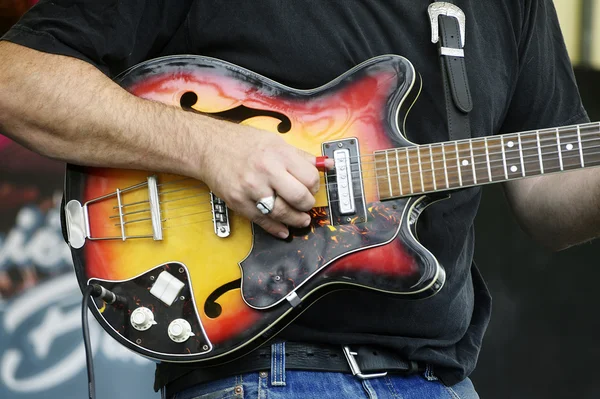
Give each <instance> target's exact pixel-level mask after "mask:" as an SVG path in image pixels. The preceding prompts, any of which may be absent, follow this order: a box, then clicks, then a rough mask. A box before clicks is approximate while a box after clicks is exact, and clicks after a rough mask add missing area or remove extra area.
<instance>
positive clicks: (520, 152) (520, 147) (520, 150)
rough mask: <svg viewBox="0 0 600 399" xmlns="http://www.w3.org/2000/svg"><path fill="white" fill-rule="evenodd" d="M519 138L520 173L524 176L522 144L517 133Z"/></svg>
mask: <svg viewBox="0 0 600 399" xmlns="http://www.w3.org/2000/svg"><path fill="white" fill-rule="evenodd" d="M517 137H518V139H519V158H521V175H522V176H523V177H525V160H524V159H523V145H522V144H521V134H518V135H517Z"/></svg>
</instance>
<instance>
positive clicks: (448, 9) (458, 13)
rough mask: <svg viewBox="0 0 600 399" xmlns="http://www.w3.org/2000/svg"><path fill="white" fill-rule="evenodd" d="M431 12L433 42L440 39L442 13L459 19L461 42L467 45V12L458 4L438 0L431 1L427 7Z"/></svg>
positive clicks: (462, 44)
mask: <svg viewBox="0 0 600 399" xmlns="http://www.w3.org/2000/svg"><path fill="white" fill-rule="evenodd" d="M427 13H429V20H430V22H431V42H432V43H437V42H438V41H439V40H440V25H439V22H438V17H439V16H440V15H447V16H449V17H454V18H456V19H457V20H458V26H459V27H460V44H461V47H465V21H466V17H465V13H464V12H463V10H461V9H460V8H459V7H458V6H456V5H454V4H452V3H446V2H443V1H438V2H435V3H431V4H430V5H429V7H428V8H427Z"/></svg>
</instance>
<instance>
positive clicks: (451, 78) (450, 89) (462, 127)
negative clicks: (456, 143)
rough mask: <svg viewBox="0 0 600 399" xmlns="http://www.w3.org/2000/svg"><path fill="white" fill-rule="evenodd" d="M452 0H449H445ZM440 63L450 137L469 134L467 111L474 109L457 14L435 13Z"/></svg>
mask: <svg viewBox="0 0 600 399" xmlns="http://www.w3.org/2000/svg"><path fill="white" fill-rule="evenodd" d="M446 3H452V1H446ZM438 27H439V40H438V50H439V52H440V64H441V70H442V80H443V84H444V97H445V100H446V117H447V122H448V134H449V137H450V140H461V139H468V138H470V137H471V125H470V122H469V112H470V111H471V110H472V109H473V101H472V99H471V90H470V88H469V80H468V77H467V68H466V65H465V57H464V49H463V42H462V38H461V29H460V24H459V21H458V19H457V18H456V17H453V16H449V15H439V16H438Z"/></svg>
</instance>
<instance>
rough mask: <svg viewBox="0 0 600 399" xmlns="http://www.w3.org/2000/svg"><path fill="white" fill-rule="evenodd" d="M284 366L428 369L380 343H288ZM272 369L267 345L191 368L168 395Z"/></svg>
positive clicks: (367, 371) (377, 372)
mask: <svg viewBox="0 0 600 399" xmlns="http://www.w3.org/2000/svg"><path fill="white" fill-rule="evenodd" d="M285 368H286V369H288V370H313V371H337V372H342V373H352V374H354V375H356V376H357V377H358V378H363V379H365V378H372V377H379V376H383V375H385V373H394V374H404V375H409V374H415V373H418V372H423V371H425V366H424V365H421V364H419V363H417V362H413V361H407V360H405V359H402V358H401V357H400V356H399V355H398V354H396V353H394V352H392V351H390V350H386V349H383V348H380V347H375V346H369V345H356V346H350V347H348V346H345V347H342V346H337V345H320V344H307V343H297V342H286V343H285ZM270 369H271V347H270V346H266V347H263V348H259V349H257V350H255V351H253V352H251V353H249V354H248V355H245V356H244V357H242V358H239V359H237V360H234V361H231V362H229V363H225V364H221V365H218V366H212V367H202V368H195V369H192V370H191V371H190V372H189V373H186V374H185V375H184V376H183V377H181V378H178V379H176V380H174V381H172V382H170V383H169V384H168V385H167V388H166V389H167V397H171V395H173V394H175V393H176V392H180V391H182V390H185V389H187V388H190V387H191V386H193V385H196V384H202V383H206V382H209V381H214V380H217V379H220V378H224V377H228V376H233V375H239V374H244V373H251V372H257V371H265V370H270Z"/></svg>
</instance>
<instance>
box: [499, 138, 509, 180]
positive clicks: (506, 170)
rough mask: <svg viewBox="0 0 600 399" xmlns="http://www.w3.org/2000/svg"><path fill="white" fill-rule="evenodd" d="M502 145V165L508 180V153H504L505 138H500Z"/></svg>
mask: <svg viewBox="0 0 600 399" xmlns="http://www.w3.org/2000/svg"><path fill="white" fill-rule="evenodd" d="M500 144H501V147H500V148H501V149H502V163H503V164H504V177H505V178H506V179H507V180H508V169H507V168H506V152H505V151H504V137H503V136H500Z"/></svg>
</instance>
